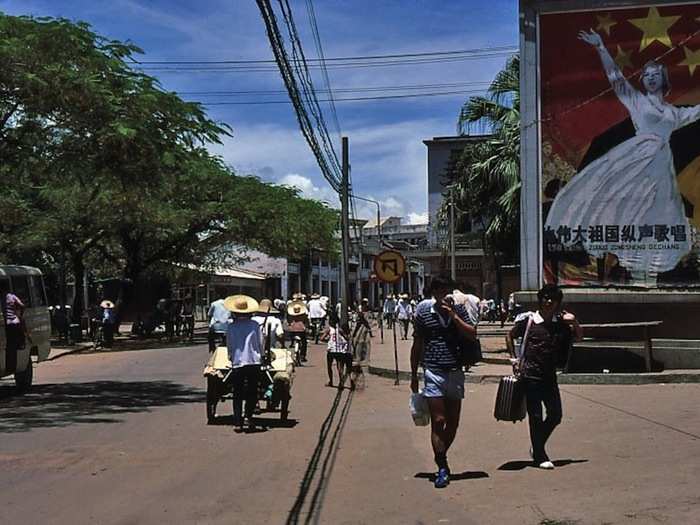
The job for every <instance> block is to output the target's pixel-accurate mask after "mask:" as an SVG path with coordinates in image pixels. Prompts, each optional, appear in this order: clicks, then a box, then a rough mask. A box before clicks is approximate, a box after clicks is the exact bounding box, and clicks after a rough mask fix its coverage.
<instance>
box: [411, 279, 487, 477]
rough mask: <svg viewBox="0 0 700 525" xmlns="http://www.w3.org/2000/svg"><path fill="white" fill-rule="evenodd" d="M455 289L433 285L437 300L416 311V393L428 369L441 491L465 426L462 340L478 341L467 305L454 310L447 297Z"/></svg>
mask: <svg viewBox="0 0 700 525" xmlns="http://www.w3.org/2000/svg"><path fill="white" fill-rule="evenodd" d="M453 289H454V283H453V282H452V281H451V280H450V279H448V278H445V277H440V276H438V277H435V278H434V279H433V280H432V281H431V283H430V292H431V294H432V296H433V298H432V299H426V300H425V301H421V302H420V303H419V304H418V306H417V307H416V312H415V318H414V323H415V330H414V335H413V346H412V347H411V390H412V391H413V392H414V393H417V392H418V365H419V364H420V365H422V366H423V373H424V377H425V386H424V388H423V396H424V397H425V398H426V399H427V401H428V409H429V410H430V424H431V434H430V441H431V444H432V446H433V452H434V454H435V463H436V464H437V467H438V472H437V474H436V476H435V488H444V487H446V486H447V485H448V484H449V482H450V469H449V467H448V466H447V451H448V449H449V448H450V445H452V442H453V441H454V439H455V435H456V433H457V427H458V425H459V415H460V410H461V408H462V399H463V398H464V372H463V371H462V363H461V359H460V355H459V354H460V351H461V350H460V347H459V343H458V341H459V339H460V338H468V339H472V340H476V328H475V327H474V326H472V325H471V324H469V323H470V320H469V314H468V312H467V309H466V307H465V306H464V305H461V304H454V301H453V300H452V299H451V298H448V297H447V295H448V294H449V293H450V292H452V290H453Z"/></svg>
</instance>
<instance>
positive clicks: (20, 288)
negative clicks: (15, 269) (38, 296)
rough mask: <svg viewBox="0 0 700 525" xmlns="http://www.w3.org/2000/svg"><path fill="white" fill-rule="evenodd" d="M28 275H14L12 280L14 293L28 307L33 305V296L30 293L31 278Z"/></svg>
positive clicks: (11, 277)
mask: <svg viewBox="0 0 700 525" xmlns="http://www.w3.org/2000/svg"><path fill="white" fill-rule="evenodd" d="M27 277H28V276H27V275H12V276H10V282H11V283H12V293H14V294H15V295H16V296H17V297H19V300H20V301H22V302H23V303H24V306H26V307H27V308H29V307H31V306H32V297H31V295H30V293H29V280H28V278H27Z"/></svg>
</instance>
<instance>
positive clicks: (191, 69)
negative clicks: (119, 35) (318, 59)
mask: <svg viewBox="0 0 700 525" xmlns="http://www.w3.org/2000/svg"><path fill="white" fill-rule="evenodd" d="M512 54H513V52H498V53H488V54H483V55H464V56H458V57H443V58H434V59H410V60H387V61H365V62H345V63H334V64H327V65H326V67H327V68H328V69H362V68H384V67H395V66H415V65H422V64H445V63H457V62H465V61H471V60H486V59H490V58H503V57H507V56H510V55H512ZM137 67H138V69H140V70H143V71H149V72H158V73H171V72H175V73H179V72H185V73H265V72H268V73H274V72H276V71H277V70H276V69H274V68H272V67H268V66H226V65H222V66H213V67H212V66H207V65H203V66H198V65H191V66H138V65H137ZM307 67H308V68H309V69H320V65H317V64H314V65H307Z"/></svg>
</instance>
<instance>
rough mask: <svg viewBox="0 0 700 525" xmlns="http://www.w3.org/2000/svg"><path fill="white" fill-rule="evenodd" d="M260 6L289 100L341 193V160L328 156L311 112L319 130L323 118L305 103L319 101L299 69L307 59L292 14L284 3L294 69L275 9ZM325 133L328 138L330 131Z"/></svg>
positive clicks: (265, 0) (260, 1)
mask: <svg viewBox="0 0 700 525" xmlns="http://www.w3.org/2000/svg"><path fill="white" fill-rule="evenodd" d="M256 3H257V5H258V8H259V10H260V14H261V16H262V18H263V22H264V23H265V30H266V31H267V35H268V39H269V41H270V47H271V48H272V52H273V55H274V57H275V62H276V64H277V66H278V68H279V72H280V75H281V76H282V79H283V80H284V84H285V87H286V88H287V92H288V93H289V97H290V99H291V101H292V103H293V105H294V109H295V113H296V116H297V120H298V122H299V127H300V129H301V131H302V134H303V135H304V138H305V139H306V141H307V143H308V144H309V147H310V148H311V151H312V152H313V154H314V156H315V157H316V161H317V163H318V165H319V168H320V169H321V173H322V174H323V176H324V178H325V179H326V180H327V181H328V183H329V184H330V185H331V187H332V188H333V189H334V190H335V191H339V190H340V185H341V177H340V165H339V163H338V159H337V157H336V156H335V155H334V154H332V155H329V154H328V147H327V140H326V139H325V138H324V131H323V130H321V129H319V134H320V135H321V142H322V143H323V145H322V144H321V143H319V140H318V137H317V131H316V130H315V128H314V126H313V124H312V122H311V119H310V117H309V112H311V113H312V115H313V116H314V120H315V121H316V124H317V127H319V128H320V127H321V126H319V121H320V118H319V116H318V115H316V114H315V111H314V110H315V108H314V105H313V104H311V105H310V107H309V111H307V106H306V105H305V102H304V100H306V104H309V101H310V99H311V98H315V94H314V93H313V85H311V84H310V82H305V81H304V73H303V72H300V69H299V63H300V62H302V63H303V60H304V55H303V51H302V50H301V49H297V45H298V46H299V47H300V46H301V42H300V41H299V39H298V35H296V31H295V28H294V26H293V22H291V20H290V18H291V12H290V13H289V15H288V14H287V12H286V11H285V9H284V6H283V5H282V4H281V2H280V5H281V7H282V10H283V15H284V19H285V24H286V26H287V32H288V33H289V36H290V40H291V42H292V59H293V60H294V62H293V63H294V66H292V63H290V58H289V56H288V54H287V51H286V48H285V45H284V40H283V38H282V35H281V33H280V29H279V26H278V24H277V17H276V15H275V12H274V10H273V9H272V6H271V5H270V0H256ZM287 7H288V6H287ZM300 73H301V74H300ZM306 73H308V70H306ZM297 76H299V77H300V79H299V80H301V83H299V82H298V81H297ZM302 97H303V98H302ZM315 106H316V107H318V103H316V104H315ZM325 133H326V134H327V131H326V132H325Z"/></svg>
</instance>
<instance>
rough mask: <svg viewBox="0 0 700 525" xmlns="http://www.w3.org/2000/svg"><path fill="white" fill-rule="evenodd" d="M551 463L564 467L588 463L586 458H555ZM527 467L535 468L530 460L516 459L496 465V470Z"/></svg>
mask: <svg viewBox="0 0 700 525" xmlns="http://www.w3.org/2000/svg"><path fill="white" fill-rule="evenodd" d="M552 463H554V466H555V467H565V466H567V465H572V464H575V463H588V460H587V459H556V460H554V461H552ZM528 467H530V468H537V467H535V465H534V464H533V462H532V460H529V461H521V460H518V461H508V462H507V463H504V464H503V465H501V466H500V467H498V470H509V471H513V470H523V469H526V468H528Z"/></svg>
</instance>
